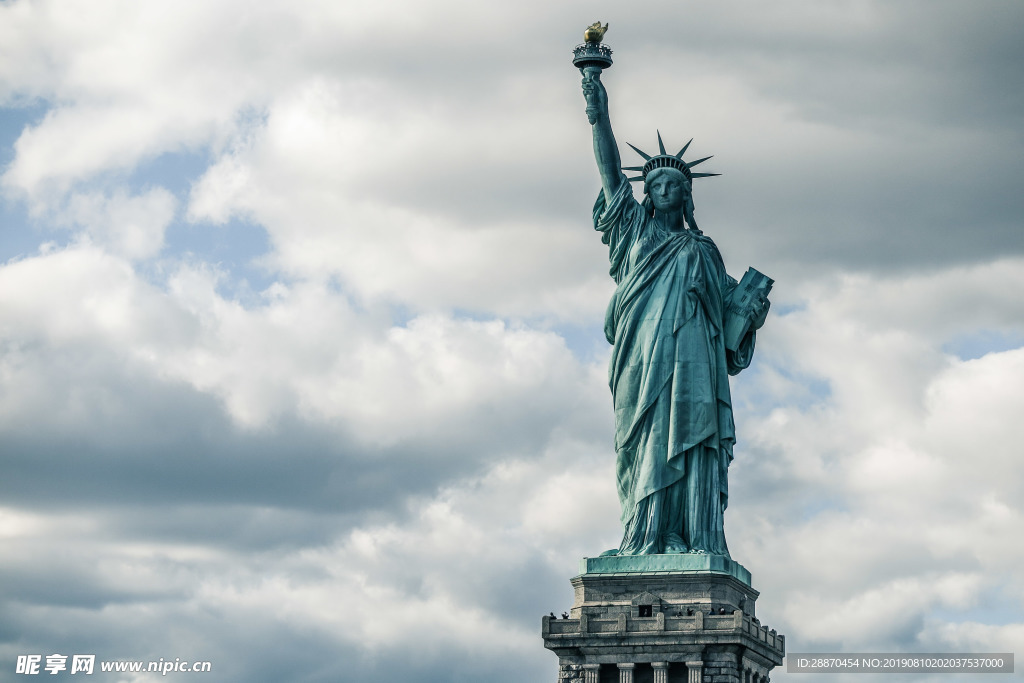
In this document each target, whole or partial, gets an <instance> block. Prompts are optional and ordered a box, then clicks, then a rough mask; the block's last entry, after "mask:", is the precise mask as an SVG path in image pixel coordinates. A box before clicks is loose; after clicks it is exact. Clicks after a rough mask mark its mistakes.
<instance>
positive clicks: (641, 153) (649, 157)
mask: <svg viewBox="0 0 1024 683" xmlns="http://www.w3.org/2000/svg"><path fill="white" fill-rule="evenodd" d="M626 144H627V145H629V146H630V147H632V148H633V151H634V152H636V153H637V154H639V155H640V156H642V157H643V158H644V161H650V160H651V155H650V154H648V153H647V152H641V151H640V150H639V149H637V148H636V147H635V146H634V145H630V144H629V143H628V142H627V143H626Z"/></svg>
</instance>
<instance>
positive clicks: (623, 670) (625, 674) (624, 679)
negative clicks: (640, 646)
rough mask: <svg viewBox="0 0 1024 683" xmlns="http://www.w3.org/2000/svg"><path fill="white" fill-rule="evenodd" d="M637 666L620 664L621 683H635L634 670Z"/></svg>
mask: <svg viewBox="0 0 1024 683" xmlns="http://www.w3.org/2000/svg"><path fill="white" fill-rule="evenodd" d="M635 668H636V664H619V683H633V669H635Z"/></svg>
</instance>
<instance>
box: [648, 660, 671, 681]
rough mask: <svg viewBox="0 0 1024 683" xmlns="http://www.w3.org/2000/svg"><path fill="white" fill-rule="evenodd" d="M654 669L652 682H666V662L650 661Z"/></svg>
mask: <svg viewBox="0 0 1024 683" xmlns="http://www.w3.org/2000/svg"><path fill="white" fill-rule="evenodd" d="M651 668H653V669H654V683H668V662H651Z"/></svg>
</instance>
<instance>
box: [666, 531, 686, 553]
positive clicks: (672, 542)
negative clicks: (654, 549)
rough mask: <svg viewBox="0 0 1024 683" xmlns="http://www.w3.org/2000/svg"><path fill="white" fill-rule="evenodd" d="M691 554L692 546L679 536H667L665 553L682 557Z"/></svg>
mask: <svg viewBox="0 0 1024 683" xmlns="http://www.w3.org/2000/svg"><path fill="white" fill-rule="evenodd" d="M688 552H690V546H688V545H686V541H684V540H683V537H682V536H680V535H679V534H667V535H666V536H665V553H666V554H669V555H680V554H682V553H688Z"/></svg>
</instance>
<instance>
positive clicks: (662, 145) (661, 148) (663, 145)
mask: <svg viewBox="0 0 1024 683" xmlns="http://www.w3.org/2000/svg"><path fill="white" fill-rule="evenodd" d="M657 133H658V149H659V150H661V153H662V154H668V152H666V151H665V143H664V142H662V141H661V131H660V130H659V131H657Z"/></svg>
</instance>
